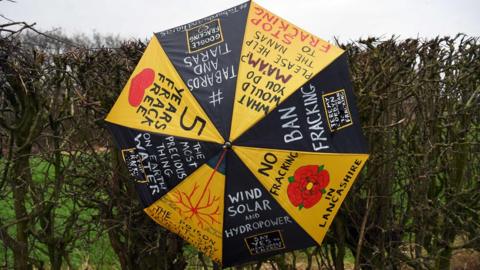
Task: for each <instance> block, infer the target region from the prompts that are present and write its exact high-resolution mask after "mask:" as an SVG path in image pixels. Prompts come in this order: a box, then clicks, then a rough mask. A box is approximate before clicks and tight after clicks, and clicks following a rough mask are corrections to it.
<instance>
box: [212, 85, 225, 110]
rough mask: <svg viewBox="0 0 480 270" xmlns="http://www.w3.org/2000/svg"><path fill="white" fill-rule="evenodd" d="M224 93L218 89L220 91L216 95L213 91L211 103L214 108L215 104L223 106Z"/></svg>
mask: <svg viewBox="0 0 480 270" xmlns="http://www.w3.org/2000/svg"><path fill="white" fill-rule="evenodd" d="M222 94H223V92H222V90H220V89H218V91H217V92H216V93H215V91H212V95H211V96H210V101H209V103H210V104H212V105H213V107H215V104H217V103H218V104H219V105H220V104H221V103H222V99H223V96H222Z"/></svg>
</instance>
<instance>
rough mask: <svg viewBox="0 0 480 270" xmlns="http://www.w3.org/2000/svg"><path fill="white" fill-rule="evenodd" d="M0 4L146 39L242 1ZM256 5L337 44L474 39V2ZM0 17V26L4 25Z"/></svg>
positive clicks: (38, 19) (359, 0) (14, 11)
mask: <svg viewBox="0 0 480 270" xmlns="http://www.w3.org/2000/svg"><path fill="white" fill-rule="evenodd" d="M14 1H15V2H14V3H12V2H10V1H8V0H3V1H1V0H0V15H3V16H5V17H7V18H9V19H11V20H13V21H25V22H27V23H34V22H35V23H36V28H37V29H41V30H43V31H48V30H51V29H54V28H61V29H62V30H63V31H64V32H66V33H67V34H76V33H84V34H89V33H92V32H93V31H96V32H98V33H101V34H113V35H119V36H120V37H123V38H134V39H147V38H150V37H151V35H152V33H153V32H159V31H162V30H165V29H169V28H172V27H174V26H177V25H181V24H185V23H188V22H191V21H194V20H196V19H200V18H202V17H206V16H208V15H211V14H214V13H216V12H218V11H221V10H224V9H227V8H229V7H232V6H234V5H237V4H240V3H242V2H245V0H169V1H165V0H157V1H154V0H76V1H74V0H41V1H40V0H14ZM256 3H258V4H260V5H261V6H263V7H264V8H266V9H268V10H270V11H271V12H273V13H275V14H277V15H280V16H281V17H283V18H284V19H287V20H288V21H290V22H292V23H294V24H296V25H297V26H299V27H301V28H303V29H305V30H307V31H309V32H311V33H313V34H315V35H317V36H319V37H321V38H323V39H326V40H332V39H333V38H334V37H336V38H338V39H339V40H341V41H350V40H356V39H358V38H360V37H368V36H382V37H386V38H388V37H390V36H392V35H395V36H399V37H400V38H410V37H421V38H431V37H435V36H437V35H441V36H443V35H455V34H457V33H459V32H461V33H465V34H467V35H471V36H480V16H479V15H478V12H479V11H480V0H457V1H455V0H397V1H390V0H388V1H387V0H383V1H382V0H349V1H347V0H329V1H327V0H257V1H256ZM5 22H6V21H5V19H3V18H0V24H1V23H5Z"/></svg>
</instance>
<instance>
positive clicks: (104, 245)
mask: <svg viewBox="0 0 480 270" xmlns="http://www.w3.org/2000/svg"><path fill="white" fill-rule="evenodd" d="M65 159H67V157H65ZM65 161H66V160H65ZM30 165H31V168H32V182H33V183H34V184H35V185H46V189H43V190H44V191H45V192H44V194H43V195H44V199H45V198H48V197H49V196H50V195H51V193H52V192H53V188H52V185H51V184H52V183H51V182H50V183H49V182H48V181H52V179H53V177H54V174H55V172H54V168H53V166H50V164H49V163H48V162H47V161H44V160H41V159H39V158H31V159H30ZM4 167H5V162H4V161H3V160H0V172H3V171H4ZM4 190H5V191H4V192H6V191H8V192H6V194H4V196H2V199H1V200H0V219H1V221H2V223H3V224H12V223H14V220H15V212H14V208H13V194H12V192H11V188H10V187H9V186H6V187H4ZM58 202H60V203H59V204H57V205H56V206H55V226H56V228H55V236H56V237H62V234H63V233H64V231H65V222H66V221H67V220H68V219H69V218H70V216H71V214H72V212H73V211H76V210H74V208H76V207H77V204H76V202H75V201H74V199H73V198H71V197H68V196H63V197H61V198H60V199H59V201H58ZM33 209H34V203H33V201H32V199H31V197H30V196H29V197H27V211H28V212H30V211H32V210H33ZM96 215H98V212H97V211H96V210H95V209H87V210H84V211H82V212H80V215H79V216H78V219H79V220H80V221H82V222H83V223H85V224H86V226H92V227H94V226H95V225H94V224H89V222H91V220H92V217H94V216H96ZM35 226H36V227H35V228H34V229H35V230H36V231H41V227H40V225H39V224H38V222H36V225H35ZM87 229H88V228H87ZM8 233H9V234H10V236H12V237H15V226H14V225H13V224H12V226H9V227H8ZM73 233H75V232H73ZM29 242H30V245H31V247H30V248H31V254H32V257H33V258H34V259H35V260H36V261H38V262H43V263H44V265H45V266H48V265H49V258H48V253H47V246H46V245H45V244H43V243H41V242H39V241H38V240H36V239H34V238H33V237H31V238H30V239H29ZM32 246H33V247H32ZM72 247H73V248H72V249H71V250H70V252H69V257H68V261H69V262H68V264H70V266H71V267H72V268H73V269H86V268H88V269H119V268H120V265H119V263H118V258H117V256H116V254H115V252H114V251H113V249H112V247H111V245H110V242H109V239H108V235H107V234H106V233H104V232H102V230H101V227H100V226H98V230H96V229H94V230H90V231H89V232H88V233H87V235H85V236H84V237H81V238H79V239H78V240H76V242H75V243H74V244H73V245H72ZM0 261H5V262H4V263H5V264H7V266H8V267H12V266H13V254H12V252H11V251H10V250H9V249H7V248H6V247H3V248H1V249H0ZM64 263H65V264H64V265H67V264H66V261H65V258H64ZM3 266H5V265H4V264H3V263H0V267H3Z"/></svg>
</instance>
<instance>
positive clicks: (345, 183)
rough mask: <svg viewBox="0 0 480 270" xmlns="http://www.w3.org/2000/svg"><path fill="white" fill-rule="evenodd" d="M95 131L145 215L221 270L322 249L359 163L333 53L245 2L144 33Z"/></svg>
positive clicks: (344, 74)
mask: <svg viewBox="0 0 480 270" xmlns="http://www.w3.org/2000/svg"><path fill="white" fill-rule="evenodd" d="M106 121H107V125H108V127H109V129H110V130H111V132H112V133H113V137H114V139H115V141H116V144H117V146H118V147H119V149H120V150H121V153H122V156H123V159H124V161H125V164H126V166H127V168H128V170H129V172H130V174H131V176H132V179H134V181H135V185H136V189H137V190H138V193H139V195H140V200H141V202H142V204H143V206H144V211H145V213H147V214H148V215H149V216H150V217H151V218H152V219H154V220H155V221H156V222H157V223H158V224H160V225H161V226H163V227H165V228H167V229H168V230H170V231H172V232H174V233H176V234H178V235H179V236H181V237H182V238H183V239H185V240H186V241H188V242H189V243H190V244H192V245H193V246H195V247H196V248H197V249H198V250H200V251H201V252H203V253H204V254H206V255H208V256H210V257H211V258H212V260H214V261H215V262H218V263H220V264H222V265H223V266H224V267H226V266H231V265H236V264H240V263H244V262H248V261H253V260H262V259H265V258H267V257H269V256H272V255H274V254H278V253H281V252H286V251H290V250H296V249H301V248H305V247H309V246H313V245H317V244H321V242H322V240H323V238H324V237H325V234H326V232H327V229H328V227H329V226H330V224H331V222H332V220H333V218H334V216H335V214H336V213H337V211H338V209H339V207H340V205H341V203H342V201H343V200H344V198H345V196H346V195H347V193H348V191H349V189H350V187H351V186H352V184H353V182H354V180H355V178H356V177H357V175H358V174H359V172H360V170H361V168H362V167H363V165H364V164H365V162H366V160H367V158H368V154H367V146H366V143H365V139H364V137H363V135H362V132H361V128H360V123H359V118H358V111H357V109H356V107H355V97H354V94H353V92H352V85H351V82H350V78H349V73H348V66H347V56H346V54H345V53H344V51H343V50H342V49H340V48H338V47H336V46H334V45H332V44H330V43H328V42H326V41H324V40H322V39H320V38H318V37H316V36H314V35H312V34H310V33H309V32H307V31H304V30H302V29H301V28H299V27H297V26H295V25H293V24H291V23H290V22H288V21H286V20H284V19H282V18H280V17H278V16H277V15H275V14H273V13H271V12H269V11H268V10H266V9H264V8H263V7H261V6H259V5H258V4H256V3H255V2H247V3H243V4H240V5H238V6H235V7H233V8H230V9H228V10H225V11H222V12H219V13H217V14H214V15H212V16H209V17H206V18H203V19H200V20H197V21H194V22H191V23H189V24H185V25H182V26H179V27H176V28H172V29H169V30H165V31H163V32H159V33H155V34H154V36H153V38H152V39H151V41H150V42H149V44H148V46H147V48H146V50H145V52H144V54H143V56H142V58H141V59H140V62H139V63H138V65H137V67H136V68H135V70H134V71H133V74H132V75H131V77H130V79H129V80H128V82H127V84H126V86H125V88H124V89H123V91H122V92H121V93H120V96H119V97H118V100H117V101H116V103H115V104H114V106H113V107H112V109H111V111H110V113H109V114H108V116H107V118H106Z"/></svg>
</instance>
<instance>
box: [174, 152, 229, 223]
mask: <svg viewBox="0 0 480 270" xmlns="http://www.w3.org/2000/svg"><path fill="white" fill-rule="evenodd" d="M225 153H226V150H224V151H223V153H222V155H221V156H220V158H219V160H218V161H217V164H216V165H215V168H214V169H213V171H212V173H211V174H210V177H209V178H208V180H207V181H206V183H205V186H204V187H203V189H202V193H201V194H200V197H198V191H200V190H199V188H200V185H199V184H198V182H196V183H195V185H194V186H193V189H192V190H191V191H190V192H189V193H188V194H187V193H186V192H183V191H176V192H175V194H174V196H175V200H174V201H173V202H174V203H175V204H176V205H177V206H178V207H179V213H180V215H181V216H183V217H184V218H185V219H195V220H196V222H197V225H198V226H199V227H200V228H204V226H205V225H210V224H211V225H213V224H220V195H219V194H212V192H211V189H210V184H211V183H212V180H213V176H214V175H215V173H216V172H217V171H218V169H219V167H220V165H221V163H222V161H223V159H224V158H225Z"/></svg>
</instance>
